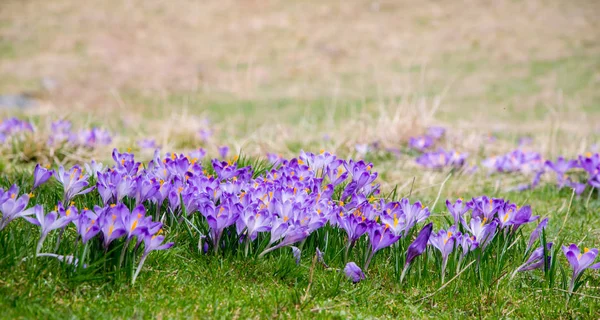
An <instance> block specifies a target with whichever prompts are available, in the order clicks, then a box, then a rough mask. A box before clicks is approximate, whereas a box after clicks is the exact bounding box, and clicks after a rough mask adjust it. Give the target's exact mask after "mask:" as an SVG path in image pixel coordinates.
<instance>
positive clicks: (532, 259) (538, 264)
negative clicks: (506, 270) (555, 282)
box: [517, 242, 552, 272]
mask: <svg viewBox="0 0 600 320" xmlns="http://www.w3.org/2000/svg"><path fill="white" fill-rule="evenodd" d="M550 249H552V242H548V243H546V252H550ZM550 261H551V257H550V256H549V255H548V256H547V260H546V267H548V266H549V265H550ZM543 266H544V248H543V247H539V248H537V249H535V250H534V251H533V252H532V253H531V256H529V259H527V261H525V263H523V264H522V265H521V266H520V267H519V268H517V272H523V271H530V270H535V269H540V268H542V267H543Z"/></svg>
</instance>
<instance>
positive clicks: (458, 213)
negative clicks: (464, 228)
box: [446, 198, 469, 226]
mask: <svg viewBox="0 0 600 320" xmlns="http://www.w3.org/2000/svg"><path fill="white" fill-rule="evenodd" d="M446 207H447V208H448V211H449V212H450V214H451V215H452V218H454V225H455V226H458V225H460V224H462V223H463V222H464V220H465V219H464V218H463V216H464V214H465V213H466V212H467V211H469V207H468V206H466V205H465V204H464V203H463V199H462V198H460V199H458V200H456V202H454V204H453V203H452V202H450V200H446Z"/></svg>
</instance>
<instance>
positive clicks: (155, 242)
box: [131, 229, 175, 285]
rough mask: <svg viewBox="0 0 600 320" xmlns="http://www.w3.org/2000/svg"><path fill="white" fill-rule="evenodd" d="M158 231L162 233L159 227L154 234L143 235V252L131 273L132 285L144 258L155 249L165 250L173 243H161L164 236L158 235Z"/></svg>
mask: <svg viewBox="0 0 600 320" xmlns="http://www.w3.org/2000/svg"><path fill="white" fill-rule="evenodd" d="M160 233H162V229H159V230H158V232H157V233H156V234H147V235H146V236H145V237H144V253H143V254H142V257H141V258H140V262H139V264H138V266H137V269H136V270H135V273H134V274H133V278H132V279H131V284H132V285H133V284H135V279H137V276H138V274H139V273H140V270H141V269H142V267H143V266H144V262H145V261H146V258H147V257H148V255H149V254H150V252H152V251H155V250H167V249H169V248H171V247H172V246H173V245H174V244H175V243H173V242H168V243H165V244H163V242H164V241H165V236H163V235H160Z"/></svg>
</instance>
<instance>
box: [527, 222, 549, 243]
mask: <svg viewBox="0 0 600 320" xmlns="http://www.w3.org/2000/svg"><path fill="white" fill-rule="evenodd" d="M547 225H548V218H544V219H542V221H540V223H539V224H538V225H537V227H535V229H534V230H533V231H532V232H531V236H529V242H528V243H527V250H529V248H531V247H532V246H533V244H534V243H535V241H536V240H537V239H538V238H539V237H540V234H541V233H542V230H544V229H545V228H546V226H547Z"/></svg>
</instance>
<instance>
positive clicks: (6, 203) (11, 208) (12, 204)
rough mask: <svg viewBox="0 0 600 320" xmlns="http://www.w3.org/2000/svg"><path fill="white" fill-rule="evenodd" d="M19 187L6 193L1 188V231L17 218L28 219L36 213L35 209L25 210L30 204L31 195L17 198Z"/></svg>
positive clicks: (15, 186) (14, 187)
mask: <svg viewBox="0 0 600 320" xmlns="http://www.w3.org/2000/svg"><path fill="white" fill-rule="evenodd" d="M18 194H19V187H17V185H13V186H12V187H10V188H9V189H8V190H6V192H5V191H4V190H3V189H2V188H0V212H1V213H2V218H1V219H0V231H1V230H2V229H4V228H6V226H7V225H8V224H9V223H10V222H11V221H13V220H14V219H16V218H21V217H27V216H30V215H32V214H33V213H34V209H33V208H29V209H25V208H26V207H27V205H28V204H29V195H27V194H24V195H22V196H20V197H17V196H18Z"/></svg>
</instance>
